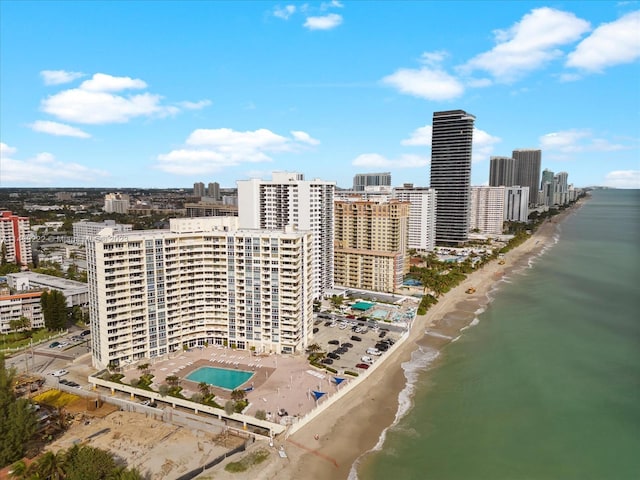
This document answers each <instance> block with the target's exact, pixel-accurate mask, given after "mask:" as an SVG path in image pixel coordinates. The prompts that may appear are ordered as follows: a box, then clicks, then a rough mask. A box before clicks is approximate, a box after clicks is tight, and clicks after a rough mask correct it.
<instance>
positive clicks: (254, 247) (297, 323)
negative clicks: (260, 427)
mask: <svg viewBox="0 0 640 480" xmlns="http://www.w3.org/2000/svg"><path fill="white" fill-rule="evenodd" d="M192 220H193V219H178V220H174V221H172V222H171V229H170V230H169V231H139V232H130V233H128V234H126V235H118V236H114V237H111V236H109V235H104V234H101V236H100V237H99V239H98V240H95V241H88V242H87V261H88V274H89V275H88V276H89V299H90V300H89V305H90V316H91V322H92V342H93V363H94V365H95V366H96V367H98V368H101V367H105V366H107V365H108V364H109V363H110V362H114V363H116V364H120V365H122V364H127V363H130V362H134V361H137V360H139V359H143V358H152V357H158V356H163V355H166V354H168V353H170V352H172V351H177V350H180V349H182V348H183V346H185V345H186V346H189V347H192V346H195V345H204V344H205V342H206V343H208V344H218V345H229V346H234V347H236V348H240V349H249V348H251V347H254V348H255V350H256V351H264V352H277V353H281V352H289V353H294V352H298V351H303V350H304V349H305V348H306V346H307V344H308V342H309V339H310V338H311V337H312V328H313V290H312V285H313V284H312V236H311V233H310V232H300V231H293V230H292V229H288V231H262V230H249V229H247V230H233V231H224V228H225V227H224V225H220V224H217V225H216V222H215V220H218V219H211V218H207V219H204V220H212V222H208V221H207V222H204V221H203V222H201V225H202V226H203V228H202V230H201V231H194V229H193V228H192V227H193V225H194V222H192ZM200 220H203V219H200ZM205 224H207V225H205ZM104 233H108V232H104Z"/></svg>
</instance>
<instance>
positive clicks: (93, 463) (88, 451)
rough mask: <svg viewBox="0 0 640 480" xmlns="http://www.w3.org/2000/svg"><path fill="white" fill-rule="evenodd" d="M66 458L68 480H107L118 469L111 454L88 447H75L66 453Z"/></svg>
mask: <svg viewBox="0 0 640 480" xmlns="http://www.w3.org/2000/svg"><path fill="white" fill-rule="evenodd" d="M66 458H67V467H66V470H67V476H66V480H85V479H88V478H90V479H92V480H106V479H107V478H109V475H110V474H111V473H112V472H114V471H115V470H116V468H117V464H116V462H115V460H114V459H113V456H112V455H111V454H110V453H109V452H106V451H104V450H100V449H99V448H94V447H90V446H87V445H85V446H82V447H79V446H78V445H74V446H73V447H71V448H70V449H69V451H68V452H67V453H66Z"/></svg>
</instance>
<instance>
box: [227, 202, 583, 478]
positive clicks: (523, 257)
mask: <svg viewBox="0 0 640 480" xmlns="http://www.w3.org/2000/svg"><path fill="white" fill-rule="evenodd" d="M575 208H576V207H574V208H573V209H570V210H568V211H567V212H564V213H562V214H560V215H557V216H555V217H554V218H553V219H551V220H548V221H547V222H545V223H544V224H543V225H542V226H540V227H539V228H538V230H537V231H536V232H535V233H534V234H533V235H532V236H531V238H529V239H528V240H527V241H525V242H524V243H523V244H521V245H520V246H519V247H517V248H515V249H513V250H511V251H510V252H508V253H507V254H506V255H505V264H504V265H500V264H499V262H498V261H497V260H496V261H493V262H491V263H489V264H487V265H485V266H484V267H483V268H482V269H480V270H478V271H476V272H474V273H472V274H471V275H469V276H468V277H467V279H466V280H465V281H464V282H463V283H461V284H460V285H459V286H457V287H456V288H455V289H453V290H451V291H450V292H448V293H447V294H446V295H444V296H442V297H441V298H440V300H439V302H438V303H437V304H436V305H434V306H433V307H432V308H431V309H430V310H429V311H428V312H427V314H426V315H423V316H419V317H417V318H416V320H415V322H414V325H413V328H412V331H411V333H410V336H409V338H408V339H407V341H406V342H404V344H403V345H402V346H401V348H399V349H397V350H396V351H394V352H392V353H390V355H389V357H388V358H386V359H385V362H384V364H383V365H381V366H380V368H378V369H377V370H375V371H373V372H371V373H370V376H369V378H368V379H367V381H366V382H363V383H362V384H361V385H359V386H357V387H356V388H354V389H353V390H352V391H351V392H349V393H348V394H347V395H345V396H344V397H343V398H342V399H340V400H339V401H338V402H337V403H336V404H335V405H333V406H332V407H330V408H329V409H328V410H327V411H325V412H323V414H322V415H320V416H318V417H317V418H315V419H314V420H312V421H311V422H310V423H309V424H308V425H306V426H305V427H304V428H302V429H301V430H299V431H298V432H296V433H295V434H293V435H291V436H289V437H288V438H287V439H286V440H284V439H283V440H281V441H280V442H278V443H277V444H276V448H277V447H279V446H280V445H282V446H283V447H284V449H285V450H286V453H287V458H286V459H282V458H279V457H278V456H277V455H273V456H271V457H270V460H269V461H268V462H267V463H266V464H263V465H261V466H260V469H259V471H254V469H252V471H251V472H247V476H246V478H247V479H248V478H252V479H258V478H259V479H275V478H286V479H293V478H305V479H313V480H324V479H346V478H348V477H349V472H350V470H351V467H352V465H353V463H354V462H355V461H356V459H358V458H359V457H360V456H361V455H362V454H363V452H367V451H369V450H371V449H372V448H374V447H375V446H376V444H377V443H378V442H379V439H380V435H381V434H382V432H383V431H384V430H385V429H386V428H387V427H389V426H390V425H391V424H392V423H393V422H394V419H395V417H396V414H397V411H398V395H399V393H400V392H401V391H402V390H403V389H404V388H405V385H406V378H405V375H404V371H403V368H402V363H403V362H406V361H408V360H410V359H411V354H412V352H413V351H415V350H416V349H417V348H418V347H419V346H420V345H428V346H430V347H434V348H437V349H439V348H441V347H442V346H444V345H445V344H447V343H449V342H450V341H451V339H452V338H455V337H456V336H458V335H460V329H461V328H463V327H465V326H467V325H469V323H471V321H472V320H473V318H474V317H475V316H476V312H477V311H478V309H480V308H482V307H483V306H485V305H486V304H487V303H488V302H489V296H488V292H489V291H490V290H491V289H492V288H493V287H494V286H495V285H496V283H497V282H499V281H500V280H501V279H502V277H503V276H505V275H509V274H510V272H513V271H514V270H518V269H521V268H523V267H526V266H527V264H528V261H529V259H530V258H531V257H532V256H533V255H536V254H538V253H539V252H541V251H542V250H543V249H544V248H545V247H547V246H549V245H552V244H553V243H554V241H555V240H554V235H555V233H556V231H557V226H558V224H559V223H560V222H562V220H563V219H564V218H565V217H566V216H567V215H569V214H571V212H573V211H574V210H575ZM469 287H474V288H475V289H476V291H475V293H473V294H467V293H465V291H466V290H467V289H468V288H469ZM425 331H427V332H429V333H430V334H428V335H425ZM274 453H275V452H274ZM256 470H257V469H256ZM218 475H222V476H223V477H225V474H224V473H223V472H220V471H217V472H216V478H218ZM227 475H228V474H227ZM233 478H236V479H239V480H243V479H244V477H241V476H238V475H237V474H236V475H234V476H233Z"/></svg>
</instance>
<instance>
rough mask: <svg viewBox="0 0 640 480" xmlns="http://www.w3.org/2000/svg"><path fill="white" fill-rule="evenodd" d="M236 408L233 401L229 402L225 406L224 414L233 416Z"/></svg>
mask: <svg viewBox="0 0 640 480" xmlns="http://www.w3.org/2000/svg"><path fill="white" fill-rule="evenodd" d="M235 407H236V406H235V404H234V403H233V402H232V401H231V400H227V401H226V402H225V404H224V412H225V413H226V414H227V415H231V414H233V412H234V411H235Z"/></svg>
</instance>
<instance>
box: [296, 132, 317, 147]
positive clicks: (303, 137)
mask: <svg viewBox="0 0 640 480" xmlns="http://www.w3.org/2000/svg"><path fill="white" fill-rule="evenodd" d="M291 136H293V138H295V139H296V140H298V141H299V142H302V143H308V144H309V145H318V144H319V143H320V141H319V140H316V139H315V138H312V137H311V135H309V134H308V133H307V132H301V131H298V130H291Z"/></svg>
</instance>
